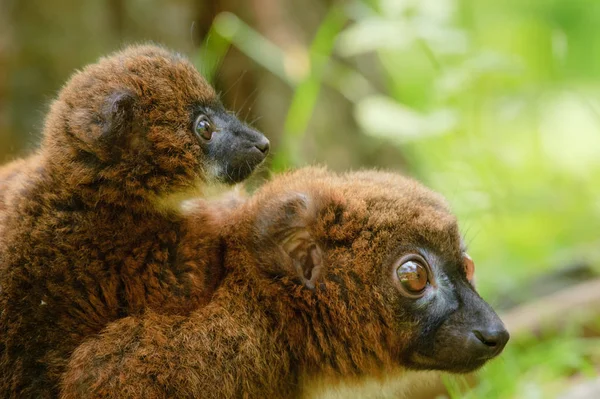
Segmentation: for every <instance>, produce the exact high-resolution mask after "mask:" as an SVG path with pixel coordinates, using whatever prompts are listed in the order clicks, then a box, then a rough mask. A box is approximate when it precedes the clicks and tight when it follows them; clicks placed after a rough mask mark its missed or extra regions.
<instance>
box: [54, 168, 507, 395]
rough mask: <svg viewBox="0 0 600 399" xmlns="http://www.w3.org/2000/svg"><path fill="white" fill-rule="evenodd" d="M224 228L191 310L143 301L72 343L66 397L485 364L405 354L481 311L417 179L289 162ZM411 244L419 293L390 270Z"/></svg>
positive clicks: (310, 386)
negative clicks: (294, 167)
mask: <svg viewBox="0 0 600 399" xmlns="http://www.w3.org/2000/svg"><path fill="white" fill-rule="evenodd" d="M222 240H223V243H222V245H223V247H224V248H225V256H224V262H225V263H224V266H225V269H226V275H225V277H224V280H223V282H222V284H221V285H220V286H219V287H218V288H217V290H216V292H215V295H214V297H213V299H212V300H211V302H210V303H209V304H208V305H207V306H205V307H202V308H200V309H198V310H197V311H195V312H193V313H192V314H191V315H190V316H189V317H185V316H175V317H173V316H168V315H161V314H158V313H156V312H152V311H149V312H147V313H146V314H145V315H143V316H136V317H126V318H124V319H122V320H119V321H117V322H115V323H112V324H110V325H109V326H108V327H107V328H106V329H105V330H104V331H103V332H102V334H101V335H100V336H98V337H94V338H92V339H89V340H87V341H86V342H85V343H84V344H83V345H81V346H80V347H79V348H78V349H77V350H76V351H75V352H74V354H73V356H72V358H71V361H70V365H69V369H68V372H67V373H66V374H65V376H64V379H63V385H62V387H63V391H62V392H63V396H62V397H63V399H75V398H149V399H155V398H169V397H177V398H200V397H201V398H206V399H211V398H295V397H300V396H302V395H303V394H305V393H306V392H308V391H314V389H315V388H314V387H315V386H316V385H318V384H322V383H323V381H329V383H332V382H334V381H340V380H346V381H348V380H356V379H360V378H362V377H367V376H368V377H381V376H384V375H385V374H386V373H389V372H392V371H398V370H400V369H402V368H406V367H409V368H426V369H451V367H456V368H457V370H460V368H470V369H473V368H476V367H479V366H480V365H481V364H483V362H484V361H480V360H475V359H474V358H473V357H472V356H470V355H471V354H469V353H466V354H465V355H461V354H460V353H458V354H456V355H455V360H454V362H455V363H453V360H450V359H446V358H444V357H441V358H439V359H437V358H435V356H434V357H432V358H427V359H428V364H421V365H420V366H419V365H417V364H415V362H414V360H412V359H413V355H414V354H415V353H416V351H418V350H419V346H418V345H415V343H418V342H420V343H423V344H426V345H427V346H429V343H430V345H431V346H432V347H435V346H436V345H437V341H436V340H435V337H436V336H437V335H436V331H438V330H442V331H443V330H444V329H447V328H454V329H455V330H456V331H457V332H460V333H461V334H463V336H460V337H457V342H456V343H454V349H455V351H458V352H461V349H460V345H461V344H460V342H463V341H465V339H464V335H465V333H463V332H461V331H460V330H461V328H462V327H461V326H463V325H465V324H466V322H467V321H468V320H469V318H470V317H475V315H477V314H479V312H480V310H478V309H475V307H469V306H470V305H466V304H463V303H462V298H463V297H464V296H465V295H470V296H469V298H475V297H477V294H476V293H475V292H474V290H473V288H472V287H471V286H470V284H469V282H468V281H467V276H466V274H465V271H464V268H463V248H462V247H461V240H460V237H459V234H458V228H457V225H456V220H455V218H454V217H453V216H452V215H451V214H450V212H449V211H448V208H447V206H446V204H445V202H444V200H443V199H442V198H441V197H440V196H439V195H437V194H435V193H433V192H431V191H429V190H428V189H426V188H424V187H423V186H421V185H420V184H418V183H416V182H414V181H412V180H409V179H406V178H403V177H400V176H397V175H393V174H387V173H377V172H359V173H350V174H347V175H342V176H338V175H335V174H332V173H329V172H327V171H325V170H322V169H312V168H309V169H304V170H301V171H298V172H295V173H291V174H287V175H284V176H281V177H278V178H276V179H275V180H274V181H273V182H271V183H270V184H267V185H266V186H265V187H263V188H262V189H261V190H259V192H258V193H257V194H255V195H254V197H253V198H252V199H251V200H249V201H247V202H246V203H245V204H244V205H243V206H241V207H240V208H239V209H238V210H237V211H235V212H234V214H233V215H232V216H231V217H230V218H228V220H227V221H226V226H224V228H223V229H222ZM412 251H420V252H421V253H423V254H424V255H423V256H424V257H426V258H428V259H429V260H430V261H431V262H432V266H431V267H432V268H433V273H434V274H435V275H436V276H437V280H438V283H436V286H435V287H434V286H433V284H434V283H433V277H432V284H431V286H428V288H427V291H426V293H425V295H424V296H423V297H422V298H420V299H410V298H406V297H405V296H403V295H401V294H400V292H399V290H398V287H397V286H396V285H395V284H394V282H393V278H392V275H393V273H394V270H395V269H394V267H393V265H394V264H395V261H396V260H397V259H398V258H399V257H401V256H403V255H404V254H406V253H409V252H412ZM434 261H436V262H437V263H434ZM450 281H451V283H450ZM459 287H460V289H464V290H466V291H469V293H467V294H465V293H463V292H462V291H459ZM465 298H466V297H465ZM477 298H478V297H477ZM477 300H478V301H480V302H481V309H484V310H485V309H487V308H485V307H486V306H487V305H484V303H483V301H482V300H481V299H480V298H479V299H477ZM473 301H475V299H473ZM473 306H475V305H473ZM462 309H467V312H468V314H465V313H463V310H462ZM442 315H443V317H442ZM430 336H431V337H432V338H431V341H430V342H429V343H428V340H429V337H430ZM446 339H448V337H446ZM445 343H446V344H449V345H452V343H451V342H448V341H447V342H445ZM500 350H501V348H500ZM497 353H499V351H496V353H495V354H497ZM463 356H467V357H463ZM491 357H493V355H490V357H488V358H491ZM424 358H425V355H421V356H420V357H419V359H421V360H422V359H424ZM486 360H487V359H486ZM317 389H318V388H317Z"/></svg>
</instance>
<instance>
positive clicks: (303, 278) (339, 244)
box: [252, 169, 509, 373]
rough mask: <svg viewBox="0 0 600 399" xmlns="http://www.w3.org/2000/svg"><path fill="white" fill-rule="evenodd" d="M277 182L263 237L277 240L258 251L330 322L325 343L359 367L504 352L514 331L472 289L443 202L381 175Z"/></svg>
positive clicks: (314, 175)
mask: <svg viewBox="0 0 600 399" xmlns="http://www.w3.org/2000/svg"><path fill="white" fill-rule="evenodd" d="M272 186H273V188H274V189H270V190H269V188H268V187H267V189H263V190H262V191H261V192H259V193H258V194H257V195H256V196H255V198H254V199H253V201H255V202H256V203H257V204H260V203H261V201H263V202H264V203H265V204H266V205H265V206H263V208H264V209H263V210H262V213H263V214H262V216H260V217H258V222H257V226H258V227H257V229H256V232H255V233H254V234H253V235H252V236H256V237H261V236H264V237H266V238H265V240H264V241H263V242H259V243H258V244H256V245H253V247H254V248H257V249H256V251H260V253H257V254H256V256H257V258H258V259H260V261H261V262H262V264H261V267H260V269H261V270H263V271H264V272H265V273H267V274H268V275H269V276H272V278H273V281H274V282H273V285H279V286H282V287H283V289H282V293H281V295H292V296H294V299H293V300H292V301H291V302H292V303H298V304H301V305H302V306H300V307H299V308H300V309H301V310H300V312H303V311H306V309H309V310H314V314H313V315H312V317H314V318H316V320H317V322H316V323H315V324H316V325H317V326H320V325H322V324H325V325H326V328H324V329H323V330H324V331H322V332H321V334H323V335H324V336H325V335H327V338H323V339H322V340H321V338H319V345H325V346H327V345H329V344H328V343H329V342H330V341H333V340H334V339H337V340H341V347H343V348H346V349H345V350H348V351H350V350H352V356H350V358H351V364H352V365H351V367H355V368H356V369H360V367H362V366H363V365H364V364H368V363H369V362H371V363H372V364H377V365H379V366H380V367H386V366H388V365H393V366H401V367H404V368H406V367H408V368H414V369H433V370H447V371H451V372H456V373H461V372H468V371H472V370H475V369H477V368H478V367H480V366H482V365H483V364H484V363H485V362H486V361H488V360H490V359H492V358H494V357H495V356H497V355H498V354H500V353H501V352H502V350H503V349H504V346H505V345H506V343H507V342H508V339H509V334H508V332H507V331H506V328H505V327H504V325H503V323H502V321H501V320H500V318H499V317H498V315H496V313H495V312H494V311H493V310H492V308H491V307H490V306H489V305H488V304H487V303H486V302H485V301H484V300H483V299H482V298H481V297H480V296H479V295H478V294H477V292H476V291H475V289H474V287H473V285H472V281H473V272H474V264H473V261H472V260H471V258H470V257H469V256H468V255H467V254H466V252H465V248H464V246H463V245H462V241H461V237H460V234H459V230H458V226H457V222H456V218H455V217H454V216H453V215H452V214H451V212H450V211H449V209H448V206H447V205H446V203H445V201H444V200H443V198H442V197H441V196H439V195H438V194H436V193H434V192H432V191H430V190H428V189H427V188H425V187H423V186H422V185H420V184H418V183H416V182H414V181H412V180H409V179H406V178H403V177H401V176H398V175H394V174H389V173H381V172H357V173H349V174H347V175H344V176H341V177H340V176H336V175H334V174H330V173H327V172H325V171H322V170H313V169H306V170H305V171H298V172H296V173H293V174H290V175H289V176H288V177H287V178H282V179H281V180H280V181H279V182H277V181H276V184H273V185H272ZM278 196H279V198H277V197H278ZM260 212H261V211H260V210H259V211H257V212H256V214H257V215H258V214H260ZM273 245H275V246H276V248H275V249H276V250H273V251H265V250H264V249H265V248H269V246H273ZM271 252H272V253H273V254H275V255H272V256H280V257H279V258H277V259H278V260H273V259H272V258H271V257H270V256H271V255H268V254H269V253H271ZM277 254H280V255H277ZM285 254H287V255H288V256H287V257H286V256H284V255H285ZM273 265H283V266H279V267H273ZM286 276H287V277H290V276H291V277H292V278H291V279H290V278H283V277H286ZM298 285H300V286H302V285H303V286H304V287H305V288H307V289H308V290H310V293H307V291H306V290H298V289H297V288H296V287H295V286H298ZM330 345H331V346H335V345H334V344H330ZM348 348H351V349H348ZM339 351H340V349H339V348H338V349H337V352H336V353H337V355H336V353H332V354H330V355H331V356H340V355H339ZM332 364H335V362H334V361H332Z"/></svg>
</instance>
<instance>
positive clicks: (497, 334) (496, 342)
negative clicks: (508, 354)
mask: <svg viewBox="0 0 600 399" xmlns="http://www.w3.org/2000/svg"><path fill="white" fill-rule="evenodd" d="M471 333H472V335H473V336H474V338H475V339H472V341H473V344H474V345H476V346H477V347H478V348H477V349H478V350H479V351H481V352H482V354H487V355H489V356H490V357H493V356H496V355H497V354H499V353H500V352H502V349H504V347H505V346H506V343H507V342H508V339H509V338H510V334H509V333H508V331H506V328H504V326H493V327H490V328H480V329H476V330H473V331H472V332H471Z"/></svg>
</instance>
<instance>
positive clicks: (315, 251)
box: [280, 230, 323, 289]
mask: <svg viewBox="0 0 600 399" xmlns="http://www.w3.org/2000/svg"><path fill="white" fill-rule="evenodd" d="M280 245H281V249H282V250H283V252H284V253H285V254H286V255H287V256H288V257H289V259H290V260H291V262H292V265H293V268H294V271H295V273H296V277H298V279H299V280H300V282H301V283H302V284H304V286H306V287H307V288H310V289H314V288H315V284H316V282H317V281H318V279H319V278H320V276H321V271H322V269H323V253H322V251H321V248H319V246H318V245H317V243H316V242H315V241H314V239H313V238H312V237H311V235H310V233H308V231H306V230H298V231H296V232H294V233H292V234H291V235H290V236H288V237H286V238H285V239H284V240H283V242H282V243H281V244H280Z"/></svg>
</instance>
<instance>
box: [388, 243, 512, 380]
mask: <svg viewBox="0 0 600 399" xmlns="http://www.w3.org/2000/svg"><path fill="white" fill-rule="evenodd" d="M400 253H401V255H399V258H398V259H397V260H396V261H395V262H393V263H392V264H391V265H390V266H389V269H388V273H389V274H388V276H389V279H390V280H391V282H392V284H393V286H394V287H395V288H396V290H397V291H398V297H397V303H398V304H399V305H400V306H402V307H403V308H404V309H409V312H403V313H405V314H407V313H408V314H410V317H409V319H408V320H405V319H404V320H403V319H402V318H401V319H400V320H399V321H400V322H402V321H410V322H411V323H413V325H414V333H415V339H413V340H412V341H411V345H410V346H409V347H408V348H407V349H406V350H404V351H403V353H402V355H401V357H402V363H403V364H404V365H406V366H408V367H412V368H417V369H438V370H446V371H451V372H456V373H463V372H470V371H473V370H475V369H477V368H479V367H481V366H482V365H483V364H485V363H486V362H487V361H488V360H490V359H492V358H494V357H496V356H497V355H499V354H500V353H501V352H502V350H503V349H504V346H505V345H506V343H507V342H508V339H509V334H508V331H506V328H505V327H504V324H503V323H502V321H501V320H500V318H499V317H498V316H497V315H496V313H495V312H494V311H493V310H492V308H491V307H490V306H489V305H488V304H487V303H486V302H485V301H484V300H483V299H482V298H481V297H480V296H479V295H478V294H477V292H476V291H475V289H474V287H473V285H472V284H471V281H469V275H470V274H471V273H470V271H471V270H473V269H472V260H471V258H470V257H469V256H468V255H467V254H463V257H462V258H460V257H450V256H448V254H445V253H441V252H439V251H436V250H435V249H431V250H430V249H426V248H425V247H424V246H420V245H417V246H414V247H412V248H410V247H409V248H403V250H401V252H400Z"/></svg>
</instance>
